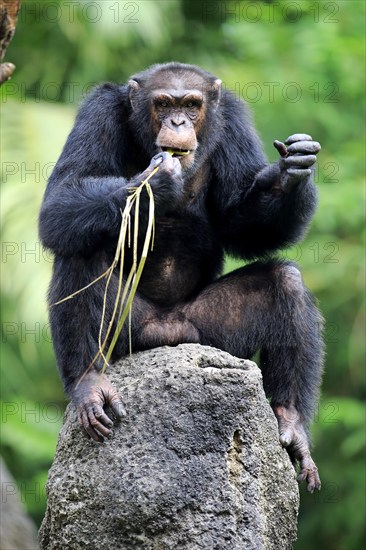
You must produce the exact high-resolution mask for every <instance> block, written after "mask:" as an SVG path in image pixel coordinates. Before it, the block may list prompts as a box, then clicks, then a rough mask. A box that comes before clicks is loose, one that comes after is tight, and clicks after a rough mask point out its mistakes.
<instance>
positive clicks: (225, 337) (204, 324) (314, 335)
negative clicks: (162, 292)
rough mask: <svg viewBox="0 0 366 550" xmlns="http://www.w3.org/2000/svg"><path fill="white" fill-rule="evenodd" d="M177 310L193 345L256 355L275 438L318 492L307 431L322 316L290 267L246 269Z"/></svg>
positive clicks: (284, 264)
mask: <svg viewBox="0 0 366 550" xmlns="http://www.w3.org/2000/svg"><path fill="white" fill-rule="evenodd" d="M183 311H184V313H185V316H186V319H187V320H188V321H190V322H191V323H192V324H193V325H194V326H195V327H196V328H197V330H198V332H199V334H200V343H202V344H208V345H212V346H216V347H218V348H220V349H223V350H225V351H228V352H229V353H231V354H233V355H236V356H238V357H243V358H245V357H250V356H251V355H253V353H254V352H255V351H257V350H258V349H260V350H261V361H260V366H261V368H262V371H263V383H264V389H265V392H266V395H267V396H268V397H270V398H271V404H272V407H273V409H274V412H275V414H276V417H277V420H278V423H279V430H280V440H281V442H282V444H283V445H284V446H286V447H288V450H289V453H290V455H292V457H293V458H295V459H298V460H299V461H300V466H301V477H302V479H305V478H306V479H307V482H308V490H310V491H312V490H313V489H314V488H315V487H317V488H319V487H320V480H319V477H318V474H317V470H316V466H315V464H314V462H313V461H312V459H311V456H310V451H309V444H308V433H307V426H308V424H309V422H310V420H311V418H312V415H313V412H314V407H315V405H316V400H317V397H318V391H319V385H320V379H321V370H322V360H323V343H322V339H321V329H322V318H321V316H320V314H319V312H318V311H317V309H316V307H315V305H314V301H313V299H312V297H311V295H310V293H309V292H308V291H307V290H306V288H305V287H304V285H303V283H302V279H301V275H300V272H299V270H298V269H297V268H296V266H294V265H293V264H291V263H289V262H280V261H270V262H267V263H260V262H257V263H255V264H251V265H249V266H246V267H244V268H242V269H239V270H237V271H235V272H233V273H231V274H229V275H227V276H225V277H223V278H221V279H219V280H218V281H217V282H215V283H213V284H212V285H210V286H209V287H207V288H206V289H205V290H204V291H203V292H201V293H200V294H199V296H198V297H197V298H196V299H195V300H194V301H193V302H191V303H190V304H188V305H186V306H185V307H184V308H183Z"/></svg>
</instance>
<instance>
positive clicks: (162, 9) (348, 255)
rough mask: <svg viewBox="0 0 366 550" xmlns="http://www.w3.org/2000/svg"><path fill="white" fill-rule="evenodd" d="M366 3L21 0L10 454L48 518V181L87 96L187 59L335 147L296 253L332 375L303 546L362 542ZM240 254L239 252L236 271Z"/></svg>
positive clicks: (6, 188) (327, 149) (14, 124)
mask: <svg viewBox="0 0 366 550" xmlns="http://www.w3.org/2000/svg"><path fill="white" fill-rule="evenodd" d="M364 34H365V3H364V2H363V1H362V0H360V1H353V0H346V1H335V2H328V1H327V2H323V1H319V2H318V1H314V2H308V1H297V2H288V1H282V2H281V1H278V0H277V1H276V2H270V1H267V2H264V1H257V2H253V1H252V2H247V1H242V2H231V1H220V2H217V1H214V0H212V1H208V2H199V1H186V0H165V1H156V2H153V1H143V2H139V1H132V2H117V1H115V0H114V1H105V0H103V1H97V2H95V1H94V2H89V1H87V0H85V1H84V0H79V1H74V2H70V1H68V2H63V1H52V2H48V1H47V0H46V1H42V2H40V1H39V2H36V1H35V2H33V1H26V2H24V1H23V4H22V10H21V12H20V16H19V21H18V26H17V31H16V34H15V37H14V39H13V42H12V43H11V45H10V47H9V49H8V52H7V56H6V60H8V61H11V62H13V63H15V64H16V66H17V68H16V71H15V73H14V75H13V78H12V80H10V81H9V82H7V83H6V84H4V85H3V86H2V88H1V114H2V124H1V132H2V134H1V138H2V165H1V167H2V184H1V192H2V200H1V203H2V217H1V228H2V258H1V262H2V265H1V268H2V290H1V314H2V358H1V359H2V361H1V365H2V371H1V381H2V434H1V435H2V455H3V456H4V458H5V460H6V462H7V464H8V467H9V469H10V470H11V472H12V474H13V475H14V477H15V479H16V480H17V483H18V486H19V494H21V496H22V499H23V502H25V504H26V506H27V508H28V510H29V512H30V514H31V515H32V516H33V517H34V518H35V520H36V521H37V523H39V522H40V521H41V519H42V515H43V513H44V509H45V494H44V484H45V481H46V477H47V470H48V468H49V466H50V464H51V461H52V457H53V454H54V451H55V445H56V441H57V434H58V430H59V428H60V425H61V422H62V414H63V410H64V407H65V403H66V402H65V398H64V394H63V390H62V387H61V383H60V380H59V377H58V373H57V370H56V366H55V360H54V355H53V351H52V344H51V339H50V334H49V327H48V321H47V311H46V306H45V301H46V292H47V285H48V281H49V278H50V272H51V269H52V258H51V257H50V256H49V255H48V254H46V253H45V252H44V251H43V250H42V248H41V246H40V243H39V241H38V236H37V215H38V209H39V206H40V202H41V199H42V195H43V192H44V189H45V185H46V180H47V177H48V175H49V174H50V171H51V169H52V166H53V164H54V162H55V161H56V160H57V158H58V156H59V154H60V152H61V149H62V146H63V144H64V142H65V139H66V137H67V134H68V133H69V131H70V129H71V127H72V124H73V120H74V117H75V112H76V109H77V106H78V104H79V102H80V100H81V99H82V97H83V96H85V94H86V93H87V91H88V89H90V87H91V86H92V85H93V84H94V83H98V82H100V81H105V80H110V81H116V82H125V81H126V79H127V78H128V77H129V75H131V74H133V73H134V72H137V71H140V70H142V69H143V68H145V67H147V66H148V65H150V64H152V63H156V62H158V63H160V62H165V61H171V60H178V61H182V62H187V63H194V64H197V65H201V66H202V67H204V68H205V69H207V70H209V71H211V72H213V73H214V74H216V75H217V76H218V77H220V78H221V79H222V80H223V82H224V85H225V86H226V87H227V88H228V89H232V90H234V91H235V92H236V93H237V94H238V95H240V97H242V98H243V99H245V100H246V101H247V102H248V103H249V105H250V106H251V108H252V111H253V114H254V118H255V124H256V127H257V128H258V131H259V133H260V135H261V137H262V140H263V143H264V146H265V149H266V151H267V153H268V157H269V159H270V160H275V159H276V158H277V156H278V155H277V152H276V151H275V150H274V148H273V146H272V141H273V140H274V139H283V138H286V137H287V136H288V135H290V134H292V133H295V132H306V133H309V134H311V135H312V136H313V138H314V139H317V140H319V141H320V142H321V144H322V151H321V153H320V155H319V169H318V171H317V174H316V181H317V183H318V186H319V194H320V204H319V208H318V211H317V214H316V217H315V219H314V222H313V224H312V226H311V229H310V231H309V233H308V235H307V237H306V239H305V241H304V242H303V243H301V244H300V245H298V246H296V247H293V248H292V249H291V250H287V251H283V252H282V253H281V254H282V255H283V256H285V257H287V258H290V259H293V260H295V261H297V262H298V263H299V264H300V266H301V268H302V271H303V275H304V279H305V282H306V284H307V286H308V287H309V288H310V289H311V290H312V291H313V292H314V293H315V295H316V296H317V297H318V299H319V301H320V307H321V309H322V311H323V313H324V316H325V319H326V331H325V338H326V342H327V358H326V370H325V375H324V384H323V394H322V399H321V401H320V404H319V409H318V410H317V412H316V417H315V422H314V426H313V439H314V444H315V449H314V458H315V460H316V462H317V463H318V466H319V469H320V472H321V477H322V481H323V488H322V491H321V492H320V493H319V494H314V495H308V494H307V493H306V492H305V491H303V489H302V500H301V510H300V521H299V534H298V537H299V540H298V542H297V544H296V549H298V550H300V549H309V548H311V549H313V550H318V549H319V550H323V549H327V550H329V549H331V550H351V549H357V550H358V549H360V548H362V547H364V544H365V540H364V527H363V522H364V512H365V497H364V477H365V467H364V459H365V454H364V443H365V440H364V435H365V431H364V420H365V414H364V402H363V398H364V390H365V386H364V371H363V368H364V311H365V310H364V304H363V298H364V293H363V290H364V249H363V242H362V237H363V229H364V219H363V211H364V210H363V205H364V189H365V188H364V180H363V177H364V154H365V150H364V148H365V142H364V96H363V90H364V84H365V83H364V74H365V72H364V65H363V63H364V60H365V51H364V47H365V41H364ZM233 265H234V262H233V261H230V260H229V259H228V265H227V268H231V267H233Z"/></svg>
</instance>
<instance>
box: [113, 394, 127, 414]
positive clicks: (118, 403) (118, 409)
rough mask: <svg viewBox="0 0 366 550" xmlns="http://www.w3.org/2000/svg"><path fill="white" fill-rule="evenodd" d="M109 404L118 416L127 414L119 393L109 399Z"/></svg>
mask: <svg viewBox="0 0 366 550" xmlns="http://www.w3.org/2000/svg"><path fill="white" fill-rule="evenodd" d="M109 405H110V407H111V409H112V411H113V412H114V414H115V415H116V417H117V418H123V417H124V416H126V415H127V413H126V409H125V407H124V405H123V403H122V399H121V398H120V397H119V395H116V396H113V397H112V398H111V399H110V401H109Z"/></svg>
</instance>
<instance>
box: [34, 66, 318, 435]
mask: <svg viewBox="0 0 366 550" xmlns="http://www.w3.org/2000/svg"><path fill="white" fill-rule="evenodd" d="M168 70H169V71H171V70H173V71H175V72H176V73H177V74H178V73H180V74H181V73H184V72H185V73H186V74H187V79H188V80H189V74H190V72H191V73H192V72H195V71H196V72H197V73H198V74H201V75H202V76H203V77H204V78H205V79H206V81H207V83H211V82H213V80H214V78H215V77H213V76H212V75H211V74H209V73H206V72H205V71H202V70H201V69H199V68H195V67H192V66H187V65H181V64H169V65H165V66H154V67H152V68H150V69H148V70H147V71H145V72H144V73H141V74H140V75H137V76H136V77H134V78H135V79H136V80H137V81H139V82H140V83H141V85H142V89H143V88H144V86H145V85H147V83H149V81H150V79H151V78H152V77H154V78H155V77H156V74H158V72H159V71H168ZM208 100H209V101H210V97H209V94H208ZM139 101H140V103H139V108H138V109H137V110H135V111H132V109H131V106H130V101H129V88H128V86H127V85H121V86H118V85H115V84H105V85H102V86H100V87H98V88H97V89H95V90H94V92H92V93H91V94H90V95H89V97H88V98H87V99H86V100H85V102H84V103H83V105H82V107H81V109H80V111H79V114H78V116H77V119H76V123H75V126H74V128H73V130H72V132H71V134H70V136H69V138H68V140H67V143H66V145H65V148H64V150H63V152H62V155H61V157H60V159H59V161H58V162H57V165H56V167H55V169H54V171H53V173H52V176H51V178H50V181H49V183H48V187H47V190H46V194H45V198H44V202H43V205H42V209H41V214H40V236H41V239H42V242H43V244H44V246H45V247H47V248H49V249H51V250H52V251H53V252H54V254H55V263H54V273H53V279H52V283H51V287H50V293H49V301H50V303H53V302H56V301H57V300H60V299H62V298H64V297H65V296H67V295H69V294H71V293H72V292H74V291H76V290H78V289H80V288H81V287H83V286H84V285H86V284H88V283H89V282H91V281H92V280H93V279H94V278H96V277H97V276H98V275H100V274H101V273H102V272H103V271H105V269H106V268H107V267H108V266H109V265H110V264H111V261H112V259H113V255H114V250H115V245H116V239H117V236H118V232H119V228H120V221H121V214H120V210H121V209H123V207H124V204H125V199H126V196H127V194H128V191H127V188H128V187H129V186H131V185H132V186H133V185H135V184H136V182H139V181H140V180H141V178H140V177H139V176H138V174H140V173H141V172H143V171H144V170H145V169H146V168H147V166H148V165H149V163H150V159H151V157H152V156H153V155H155V154H156V153H157V152H158V151H157V149H156V146H155V140H154V139H153V137H152V135H151V133H152V132H151V121H150V115H149V110H148V101H149V96H148V92H146V94H145V95H141V96H140V99H139ZM198 141H199V148H198V150H197V155H196V160H195V165H194V167H193V168H191V169H190V170H189V171H188V172H187V173H186V174H185V176H184V184H188V183H189V181H193V180H194V178H195V176H196V174H198V173H199V171H200V169H201V168H202V167H203V168H204V170H205V176H204V182H203V185H202V186H201V188H200V191H199V192H198V193H196V196H195V197H193V199H192V200H190V199H187V197H185V196H184V192H183V191H182V189H181V186H182V183H181V182H180V183H179V178H177V177H175V176H174V175H173V176H169V174H167V173H161V174H160V173H159V172H158V173H157V175H156V176H154V178H153V180H152V187H153V190H154V196H155V203H156V240H155V249H154V251H153V252H152V253H151V254H150V256H149V259H148V262H147V265H146V268H145V272H144V275H143V279H142V281H141V286H140V291H139V294H138V295H137V296H136V300H135V303H134V309H133V319H132V323H133V327H132V328H133V350H134V351H137V350H139V349H144V348H148V347H153V346H158V345H164V344H170V345H175V344H177V343H180V342H189V341H193V342H201V343H202V344H209V345H213V346H217V347H219V348H221V349H224V350H226V351H228V352H231V353H233V354H235V355H237V356H239V357H249V356H251V355H252V354H254V353H255V352H256V351H257V350H258V349H260V350H261V366H262V369H263V376H264V386H265V390H266V392H267V395H268V396H269V397H271V399H272V404H273V405H276V404H280V405H285V406H287V405H290V404H291V403H292V404H293V405H294V406H295V407H296V409H297V410H298V412H299V414H300V417H301V419H302V420H303V421H304V422H305V423H306V424H307V423H308V422H309V420H310V418H311V415H312V412H313V409H314V405H315V400H316V396H317V392H318V388H319V383H320V373H321V362H322V341H321V335H320V330H321V318H320V315H319V314H318V312H317V310H316V308H315V306H314V302H313V299H312V297H311V295H310V294H309V292H308V291H307V290H306V289H305V288H304V287H303V284H302V282H301V276H300V274H299V272H298V271H297V269H296V268H294V267H293V266H292V265H291V264H290V263H286V262H281V261H278V260H269V258H268V255H269V254H270V253H272V252H274V251H276V250H278V249H280V248H282V247H285V246H287V245H289V244H291V243H295V242H297V241H299V239H300V238H301V237H302V236H303V235H304V233H305V231H306V229H307V226H308V224H309V222H310V219H311V217H312V215H313V213H314V210H315V207H316V189H315V187H314V184H313V183H312V178H311V176H308V177H307V178H306V179H305V180H304V181H301V182H300V183H299V184H298V185H295V186H294V187H293V189H292V190H291V191H290V192H288V193H284V192H281V191H279V190H278V186H277V182H278V180H279V178H280V169H281V165H280V161H279V162H278V163H275V164H273V165H267V162H266V159H265V157H264V154H263V150H262V146H261V143H260V140H259V139H258V137H257V135H256V133H255V130H254V129H253V125H252V122H251V118H250V116H249V114H248V112H247V110H246V107H245V105H243V103H242V102H240V101H238V100H237V99H236V98H235V97H234V96H233V95H232V94H231V93H229V92H227V91H224V92H223V93H222V96H221V98H220V103H219V105H218V107H217V109H216V110H215V109H214V108H209V109H208V111H207V116H206V120H205V125H204V128H203V130H202V132H201V134H200V136H199V138H198ZM187 182H188V183H187ZM146 198H147V197H146ZM145 204H147V201H145ZM224 252H229V253H231V254H234V255H235V256H237V257H240V258H245V259H258V258H262V260H264V261H257V262H255V263H253V264H251V265H249V266H247V267H244V268H243V269H241V270H238V271H236V272H234V273H231V274H229V275H227V276H226V277H224V278H221V279H217V277H219V275H220V271H221V269H222V262H223V256H224ZM164 262H173V263H172V264H169V265H173V268H172V269H173V271H172V276H171V278H170V279H169V273H168V275H167V276H165V275H164V274H165V271H164V269H165V268H164V266H166V265H167V264H166V263H164ZM164 277H165V278H164ZM113 284H115V283H113ZM103 289H104V282H101V283H98V284H96V285H94V286H92V287H91V288H89V289H88V290H86V291H85V292H83V293H81V294H79V295H78V296H76V297H75V298H74V299H72V300H69V301H67V302H65V303H63V304H61V305H58V306H55V307H51V309H50V317H51V325H52V335H53V342H54V347H55V352H56V356H57V362H58V366H59V368H60V371H61V374H62V377H63V380H64V383H65V386H66V390H67V391H68V392H70V393H72V388H73V387H74V385H75V382H76V381H77V380H78V379H79V378H80V376H81V375H82V373H83V372H84V371H85V369H86V368H87V366H88V365H89V363H90V361H91V360H92V358H93V357H94V355H95V353H96V351H97V335H98V329H99V324H100V318H101V307H102V297H103ZM111 307H112V304H111V303H110V304H109V311H110V310H111ZM126 352H127V334H126V331H124V332H123V333H122V335H121V337H120V342H119V347H118V351H117V353H116V355H123V354H125V353H126Z"/></svg>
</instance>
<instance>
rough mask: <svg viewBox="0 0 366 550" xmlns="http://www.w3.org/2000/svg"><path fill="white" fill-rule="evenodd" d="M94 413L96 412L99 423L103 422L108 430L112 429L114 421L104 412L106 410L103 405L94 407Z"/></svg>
mask: <svg viewBox="0 0 366 550" xmlns="http://www.w3.org/2000/svg"><path fill="white" fill-rule="evenodd" d="M93 412H94V415H95V418H97V419H98V420H99V422H101V423H102V424H103V425H104V426H106V427H107V428H112V426H113V421H112V420H111V419H110V418H109V416H108V415H107V414H106V413H105V412H104V409H103V407H102V406H101V405H93Z"/></svg>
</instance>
